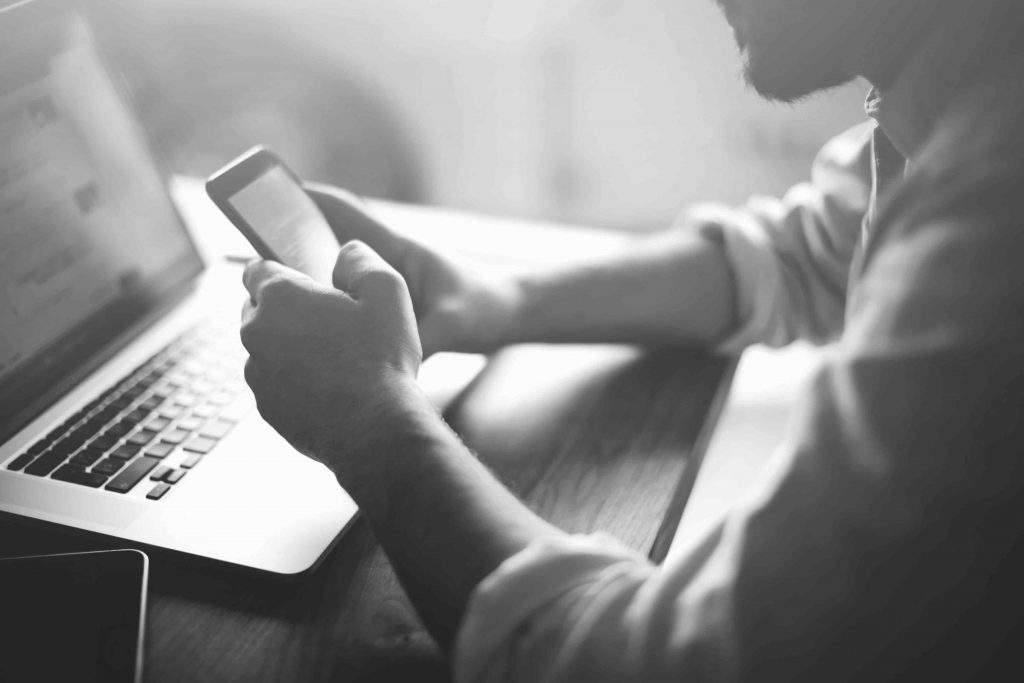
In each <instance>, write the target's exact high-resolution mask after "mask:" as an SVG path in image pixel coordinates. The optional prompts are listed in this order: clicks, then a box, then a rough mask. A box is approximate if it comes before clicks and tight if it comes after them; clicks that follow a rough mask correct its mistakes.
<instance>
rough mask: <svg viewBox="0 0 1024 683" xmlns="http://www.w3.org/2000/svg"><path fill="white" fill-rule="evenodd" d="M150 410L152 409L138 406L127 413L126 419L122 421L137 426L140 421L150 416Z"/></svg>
mask: <svg viewBox="0 0 1024 683" xmlns="http://www.w3.org/2000/svg"><path fill="white" fill-rule="evenodd" d="M150 412H152V411H149V410H145V409H143V408H136V409H135V410H133V411H132V412H130V413H128V414H127V415H125V417H124V419H123V420H121V421H122V422H125V423H127V424H130V425H131V426H132V427H135V426H136V425H138V424H139V423H140V422H142V421H143V420H145V419H146V418H147V417H149V414H150Z"/></svg>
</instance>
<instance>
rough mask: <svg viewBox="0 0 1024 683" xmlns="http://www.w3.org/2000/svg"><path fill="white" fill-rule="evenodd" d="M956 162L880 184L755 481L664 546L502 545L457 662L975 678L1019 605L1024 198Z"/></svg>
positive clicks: (693, 672) (523, 674)
mask: <svg viewBox="0 0 1024 683" xmlns="http://www.w3.org/2000/svg"><path fill="white" fill-rule="evenodd" d="M961 175H962V176H965V178H964V179H955V180H953V181H951V182H950V183H948V184H945V185H936V184H934V183H933V184H923V183H921V182H918V183H917V184H916V185H915V184H913V183H910V184H909V186H908V187H907V188H906V190H905V191H904V192H902V194H901V196H898V197H896V198H895V200H894V201H893V202H892V205H891V207H890V208H891V210H889V211H888V214H889V218H888V219H887V221H886V222H885V224H884V225H880V230H881V231H882V232H881V233H880V234H879V236H878V237H877V239H878V242H877V243H876V244H875V246H874V247H873V248H872V250H871V252H869V254H868V261H867V265H866V270H865V275H864V279H863V280H862V283H861V285H860V286H859V288H858V290H857V294H856V296H855V301H853V302H852V313H851V318H850V322H849V324H848V326H847V329H846V331H845V333H844V335H843V339H842V341H841V342H840V343H839V344H837V345H836V346H835V347H834V348H833V351H832V353H831V356H830V358H829V360H828V361H827V363H826V364H825V366H824V367H823V369H822V370H821V372H820V373H819V375H818V376H817V378H816V380H815V382H814V384H813V387H812V390H811V391H810V392H809V394H808V396H807V397H806V400H805V401H804V402H803V404H802V410H801V411H800V417H799V419H798V420H797V423H796V425H795V429H794V430H793V431H792V436H791V438H790V439H789V441H788V442H787V445H786V446H785V447H784V448H782V449H781V450H780V451H779V452H778V453H777V454H776V459H775V460H774V467H773V468H772V475H771V476H770V477H768V478H767V479H766V480H765V481H764V482H763V486H762V487H761V488H760V489H759V490H758V491H757V492H756V493H755V495H753V496H751V497H750V498H749V499H747V500H746V501H745V502H744V504H742V505H740V506H739V507H738V508H737V509H736V510H734V511H733V512H732V513H731V514H730V515H729V517H728V518H727V519H726V520H725V522H724V523H723V524H722V525H721V526H720V527H719V528H718V529H717V530H716V531H715V532H714V533H713V534H711V535H710V536H709V537H708V539H707V541H706V542H705V544H704V545H703V546H702V547H701V548H700V549H698V551H696V552H694V553H693V554H691V555H689V556H688V557H684V558H681V559H680V560H679V561H678V562H674V563H673V564H671V565H666V566H663V567H655V566H653V565H651V564H650V563H648V562H647V561H646V560H644V559H642V558H639V557H637V556H635V555H633V554H631V553H629V552H628V551H625V550H623V549H622V548H621V547H618V546H616V545H614V544H613V543H611V542H609V541H607V540H602V539H600V538H570V539H565V540H559V541H545V542H543V543H538V544H535V545H534V546H531V547H529V548H527V549H526V550H524V551H523V552H522V553H521V554H519V555H517V556H515V557H513V558H511V559H509V560H508V561H507V562H506V563H504V564H503V565H502V566H501V567H499V568H498V569H497V570H496V571H495V572H494V573H493V574H492V575H491V576H490V577H489V578H488V579H487V580H485V581H484V582H483V583H482V584H481V585H480V586H479V587H478V589H477V590H476V592H475V593H474V595H473V597H472V598H471V602H470V604H469V606H468V608H467V613H466V617H465V620H464V623H463V626H462V628H461V631H460V633H459V636H458V641H457V646H456V663H455V670H456V678H457V680H459V681H462V682H465V683H476V682H478V681H591V682H595V683H600V682H602V681H645V682H650V681H670V680H671V681H688V680H695V681H696V680H813V681H822V680H827V681H841V680H859V681H864V680H897V679H898V680H930V679H932V678H939V679H942V680H969V679H972V678H973V679H975V680H977V679H978V678H979V672H982V671H983V670H984V669H983V667H985V666H988V665H989V664H988V663H989V662H992V661H995V660H994V659H993V653H994V652H995V651H996V650H997V649H998V648H999V647H1000V644H1004V643H1005V642H1008V641H1005V635H1006V633H1009V632H1010V631H1011V628H1013V627H1014V625H1016V627H1017V628H1019V614H1020V613H1021V603H1020V601H1019V598H1018V597H1017V596H1019V594H1020V591H1019V581H1020V578H1019V577H1020V576H1021V575H1022V570H1024V550H1022V549H1021V548H1022V547H1024V542H1022V541H1021V538H1022V534H1021V531H1020V529H1021V524H1020V520H1021V519H1024V495H1022V494H1024V459H1022V458H1021V457H1020V456H1021V453H1022V452H1024V420H1021V419H1020V418H1021V415H1024V372H1022V367H1024V352H1022V349H1024V315H1021V311H1024V269H1022V268H1021V267H1020V264H1021V263H1024V231H1022V230H1020V226H1019V225H1017V224H1016V221H1017V220H1018V219H1017V218H1016V217H1019V216H1021V215H1024V197H1022V193H1021V192H1020V189H1019V184H1018V183H1016V182H1006V183H995V184H991V183H990V184H986V185H985V186H984V187H981V188H977V187H975V188H966V189H964V188H962V187H958V183H961V184H962V183H964V182H968V183H969V182H970V181H971V178H970V177H969V176H971V175H972V174H961ZM915 207H916V208H915ZM920 207H924V208H920ZM1007 647H1010V648H1015V647H1016V646H1015V645H1014V644H1013V643H1012V642H1011V643H1010V645H1009V646H1007ZM1018 651H1019V650H1018ZM993 671H996V670H995V669H993ZM993 671H990V672H989V673H990V674H993ZM993 675H994V674H993ZM980 678H982V679H984V678H986V676H984V675H980Z"/></svg>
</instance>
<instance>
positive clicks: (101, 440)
mask: <svg viewBox="0 0 1024 683" xmlns="http://www.w3.org/2000/svg"><path fill="white" fill-rule="evenodd" d="M116 444H117V439H115V438H114V437H112V436H100V437H97V438H95V439H93V440H92V442H90V444H89V446H90V447H92V448H95V449H97V450H101V451H109V450H110V449H111V448H113V447H114V446H115V445H116Z"/></svg>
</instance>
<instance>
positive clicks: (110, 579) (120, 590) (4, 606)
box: [0, 550, 149, 683]
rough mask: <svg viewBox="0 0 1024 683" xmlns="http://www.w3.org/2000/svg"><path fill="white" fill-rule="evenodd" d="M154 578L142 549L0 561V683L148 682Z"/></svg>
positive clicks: (15, 558) (38, 556)
mask: <svg viewBox="0 0 1024 683" xmlns="http://www.w3.org/2000/svg"><path fill="white" fill-rule="evenodd" d="M148 575H149V559H148V558H147V557H146V555H145V553H142V552H140V551H138V550H104V551H99V552H86V553H67V554H60V555H35V556H31V557H14V558H6V559H0V632H2V633H3V634H4V635H3V637H2V638H0V681H4V682H5V683H7V682H9V683H18V682H21V681H103V682H104V683H137V682H138V681H140V680H142V646H143V634H144V632H145V628H144V626H145V623H146V592H147V584H148V580H149V579H148Z"/></svg>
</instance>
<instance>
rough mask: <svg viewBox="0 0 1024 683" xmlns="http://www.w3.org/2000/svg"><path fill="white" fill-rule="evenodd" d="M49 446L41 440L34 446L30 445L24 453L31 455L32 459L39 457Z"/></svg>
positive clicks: (48, 443)
mask: <svg viewBox="0 0 1024 683" xmlns="http://www.w3.org/2000/svg"><path fill="white" fill-rule="evenodd" d="M49 445H50V442H48V441H46V440H45V439H43V440H41V441H36V442H35V443H34V444H32V447H31V448H29V449H28V450H27V451H25V453H26V454H27V455H31V456H32V457H33V458H34V457H36V456H37V455H39V454H40V453H42V452H43V451H45V450H46V447H47V446H49Z"/></svg>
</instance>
